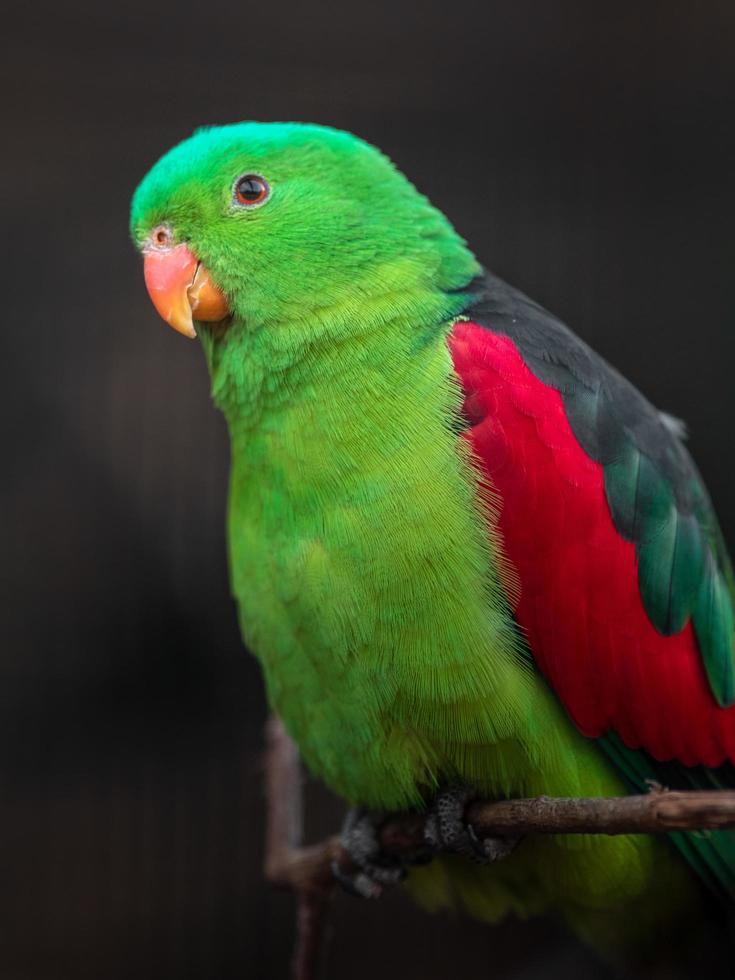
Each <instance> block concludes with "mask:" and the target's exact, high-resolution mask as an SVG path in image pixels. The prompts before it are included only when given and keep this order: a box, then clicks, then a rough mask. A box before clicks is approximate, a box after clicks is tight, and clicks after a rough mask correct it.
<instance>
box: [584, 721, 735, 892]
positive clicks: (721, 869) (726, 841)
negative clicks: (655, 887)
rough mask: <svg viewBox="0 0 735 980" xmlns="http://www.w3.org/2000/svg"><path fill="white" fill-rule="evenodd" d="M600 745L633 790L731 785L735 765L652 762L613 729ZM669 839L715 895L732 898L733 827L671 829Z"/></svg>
mask: <svg viewBox="0 0 735 980" xmlns="http://www.w3.org/2000/svg"><path fill="white" fill-rule="evenodd" d="M600 745H601V746H602V748H603V749H604V750H605V752H606V753H607V754H608V756H609V757H610V758H611V759H612V761H613V762H614V763H615V765H616V766H618V768H619V769H620V771H621V773H622V775H623V776H624V777H625V779H626V780H627V781H628V783H630V785H631V787H632V788H633V789H635V790H637V791H645V790H647V789H648V788H649V786H650V783H651V782H652V781H655V782H659V783H661V784H662V785H664V786H666V787H668V788H669V789H735V766H732V765H731V764H729V763H727V764H725V765H724V766H720V767H719V769H707V768H705V767H704V766H692V767H688V766H684V765H681V763H678V762H656V761H655V759H652V758H651V756H649V755H648V753H646V752H645V751H643V750H642V749H629V748H628V747H627V746H626V745H624V744H623V742H622V741H621V739H620V738H619V737H618V736H617V735H615V734H614V733H613V732H610V733H608V734H607V735H605V736H604V737H603V738H601V739H600ZM669 837H670V838H671V841H672V843H673V844H675V846H676V847H677V848H678V849H679V851H680V853H681V854H682V855H683V857H684V858H685V859H686V860H687V862H688V863H689V864H690V865H691V866H692V868H694V870H695V871H696V872H697V874H698V875H699V876H700V878H701V879H702V880H703V881H704V882H705V884H706V885H707V886H708V887H709V888H710V890H711V891H713V892H714V893H715V894H716V895H719V896H720V897H721V898H723V899H727V900H730V901H735V831H732V830H701V831H689V832H685V833H679V832H677V833H672V834H670V835H669Z"/></svg>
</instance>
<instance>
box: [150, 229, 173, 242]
mask: <svg viewBox="0 0 735 980" xmlns="http://www.w3.org/2000/svg"><path fill="white" fill-rule="evenodd" d="M151 237H152V239H153V243H154V245H158V246H159V247H163V246H164V245H168V244H169V243H170V242H171V232H170V231H169V229H168V228H164V227H163V226H162V227H160V228H156V229H154V231H153V234H152V236H151Z"/></svg>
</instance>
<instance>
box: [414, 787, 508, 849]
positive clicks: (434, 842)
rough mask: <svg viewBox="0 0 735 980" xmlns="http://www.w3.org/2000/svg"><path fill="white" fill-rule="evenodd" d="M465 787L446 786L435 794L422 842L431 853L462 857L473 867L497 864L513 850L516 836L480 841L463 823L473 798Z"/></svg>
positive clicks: (468, 826) (470, 791)
mask: <svg viewBox="0 0 735 980" xmlns="http://www.w3.org/2000/svg"><path fill="white" fill-rule="evenodd" d="M473 795H474V794H473V792H472V790H471V789H469V787H467V786H450V787H448V788H447V789H443V790H440V791H439V793H437V795H436V797H435V799H434V802H433V803H432V805H431V808H430V809H429V813H428V816H427V818H426V828H425V830H424V839H425V840H426V843H427V844H428V845H429V847H430V848H432V850H433V851H435V852H436V851H452V852H454V853H456V854H463V855H464V856H465V857H468V858H470V860H472V861H474V862H475V863H476V864H491V863H492V862H494V861H500V860H502V859H503V858H505V857H508V855H509V854H510V853H511V852H512V851H514V850H515V848H516V847H517V845H518V842H519V841H520V837H485V838H483V839H482V840H480V838H479V837H478V836H477V834H476V833H475V831H474V829H473V828H472V827H471V826H470V825H469V824H468V823H466V822H465V819H464V813H465V809H466V808H467V804H468V803H469V802H470V801H471V800H472V798H473Z"/></svg>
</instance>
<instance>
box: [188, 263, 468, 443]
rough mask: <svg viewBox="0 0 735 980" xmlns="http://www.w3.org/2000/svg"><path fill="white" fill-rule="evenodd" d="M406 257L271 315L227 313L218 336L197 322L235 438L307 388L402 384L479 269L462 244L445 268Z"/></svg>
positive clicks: (216, 394) (461, 304)
mask: <svg viewBox="0 0 735 980" xmlns="http://www.w3.org/2000/svg"><path fill="white" fill-rule="evenodd" d="M404 264H405V266H406V268H405V269H403V270H402V269H401V268H400V265H401V262H397V263H396V262H394V263H392V265H391V268H390V270H385V271H384V273H383V274H382V275H373V276H372V277H371V279H370V281H369V282H368V283H362V284H361V283H356V285H355V289H354V291H353V292H352V293H351V294H350V295H349V296H345V297H343V298H341V299H340V300H338V301H335V302H332V303H330V304H329V305H326V306H323V307H319V306H315V307H314V308H313V309H311V310H308V311H304V312H301V313H300V314H294V315H292V316H290V317H288V318H285V319H282V320H280V321H278V322H270V323H268V324H267V325H261V324H254V323H253V322H252V321H245V320H241V319H238V318H235V319H234V320H233V322H232V323H230V324H229V326H228V327H227V329H226V330H224V331H223V332H222V333H221V334H218V331H217V329H216V328H215V329H214V330H212V329H210V328H208V327H207V326H206V325H202V326H203V329H201V330H200V336H201V339H202V343H203V347H204V350H205V354H206V357H207V361H208V365H209V370H210V375H211V381H212V396H213V398H214V401H215V403H216V404H217V405H218V407H219V408H220V409H221V410H222V411H223V412H224V414H225V416H226V417H227V421H228V424H229V428H230V433H231V436H232V439H233V442H235V443H238V444H240V443H242V442H243V441H247V439H248V438H249V437H250V436H251V435H252V434H253V433H254V432H255V431H257V430H258V429H259V427H260V426H261V425H262V424H263V421H264V419H268V418H271V417H273V416H274V415H277V414H278V413H279V412H280V411H283V410H285V409H288V408H289V407H290V406H292V405H293V404H294V403H296V402H299V401H301V400H303V399H304V398H306V399H307V400H308V399H311V397H312V396H313V394H314V392H315V391H319V392H320V395H321V397H324V398H327V399H328V398H330V397H331V396H332V395H333V394H335V393H336V392H337V391H343V390H344V389H345V388H347V389H351V390H352V391H353V392H354V393H355V394H356V395H357V394H358V393H359V396H360V397H359V399H358V400H362V399H364V398H365V397H369V392H370V385H371V382H370V379H371V378H372V379H375V378H376V377H378V376H380V377H382V378H383V379H385V380H388V381H389V382H390V383H391V384H404V383H405V382H406V378H407V369H408V368H409V367H411V365H413V367H414V369H418V370H419V372H420V370H421V358H422V351H423V350H424V349H425V348H426V347H427V346H428V345H430V343H431V341H432V340H433V339H434V338H435V337H436V336H437V334H438V333H440V332H441V331H442V328H443V327H444V326H446V325H447V324H448V323H450V322H451V321H452V320H453V319H455V318H456V317H457V316H458V315H459V314H460V313H461V312H462V311H463V310H464V309H465V307H466V306H467V304H468V302H469V293H468V292H467V289H466V287H467V286H469V284H470V282H471V281H472V279H473V278H474V277H475V276H476V275H477V273H478V271H479V269H480V267H479V265H478V263H477V261H476V260H475V259H474V257H473V256H472V255H471V254H470V253H469V252H468V251H467V249H466V248H465V247H464V246H463V244H462V247H461V249H460V254H459V256H455V262H454V267H453V268H452V270H451V271H452V274H451V275H446V270H445V269H444V270H441V271H442V272H443V273H444V274H442V275H440V274H439V270H438V269H435V270H434V273H433V275H429V276H426V275H419V274H417V273H416V270H415V269H414V268H412V267H411V260H410V259H407V260H405V263H404ZM402 272H403V274H401V273H402ZM366 386H367V387H366Z"/></svg>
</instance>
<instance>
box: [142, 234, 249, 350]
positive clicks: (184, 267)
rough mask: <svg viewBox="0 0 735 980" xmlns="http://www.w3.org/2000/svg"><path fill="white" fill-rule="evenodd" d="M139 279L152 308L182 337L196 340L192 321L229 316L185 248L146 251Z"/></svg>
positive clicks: (216, 290) (216, 289)
mask: <svg viewBox="0 0 735 980" xmlns="http://www.w3.org/2000/svg"><path fill="white" fill-rule="evenodd" d="M143 275H144V277H145V284H146V288H147V290H148V294H149V296H150V297H151V299H152V300H153V305H154V306H155V308H156V309H157V310H158V312H159V313H160V314H161V316H162V317H163V319H164V320H165V321H166V323H168V324H170V326H172V327H173V328H174V330H178V331H179V333H183V334H184V336H185V337H196V330H195V329H194V320H204V321H207V322H212V321H217V320H223V319H224V318H225V317H226V316H227V315H228V314H229V312H230V308H229V305H228V303H227V300H226V299H225V296H224V293H223V292H222V290H221V289H219V287H217V286H215V284H214V283H213V282H212V279H211V277H210V275H209V273H208V272H207V270H206V269H205V268H204V266H203V265H202V264H201V262H199V260H198V259H197V258H196V256H195V255H194V254H193V253H192V252H191V251H190V250H189V248H188V246H187V245H185V244H181V245H177V246H176V247H175V248H160V249H156V248H149V249H147V250H146V251H145V261H144V266H143Z"/></svg>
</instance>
